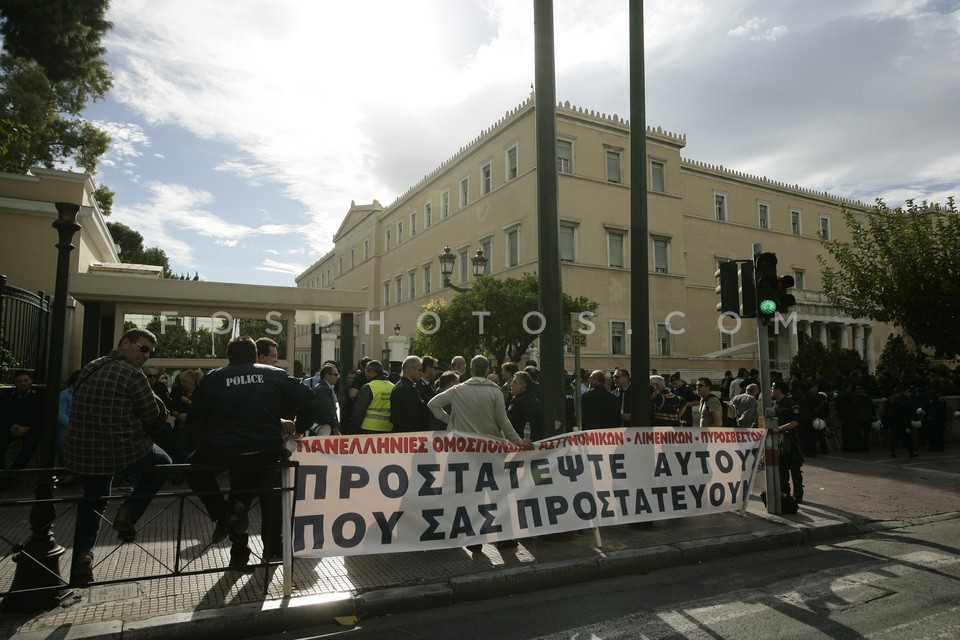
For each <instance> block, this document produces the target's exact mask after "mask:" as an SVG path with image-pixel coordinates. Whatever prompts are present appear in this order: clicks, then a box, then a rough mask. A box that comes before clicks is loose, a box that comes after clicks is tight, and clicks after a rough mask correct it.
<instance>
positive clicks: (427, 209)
mask: <svg viewBox="0 0 960 640" xmlns="http://www.w3.org/2000/svg"><path fill="white" fill-rule="evenodd" d="M431 226H433V204H431V203H429V202H428V203H427V204H425V205H423V228H424V229H429V228H430V227H431Z"/></svg>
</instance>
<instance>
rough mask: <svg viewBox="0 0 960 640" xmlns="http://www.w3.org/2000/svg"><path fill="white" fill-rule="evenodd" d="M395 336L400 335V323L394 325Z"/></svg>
mask: <svg viewBox="0 0 960 640" xmlns="http://www.w3.org/2000/svg"><path fill="white" fill-rule="evenodd" d="M393 335H395V336H398V335H400V323H399V322H398V323H397V324H395V325H393Z"/></svg>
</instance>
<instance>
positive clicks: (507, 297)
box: [413, 273, 600, 362]
mask: <svg viewBox="0 0 960 640" xmlns="http://www.w3.org/2000/svg"><path fill="white" fill-rule="evenodd" d="M539 291H540V284H539V282H538V279H537V275H536V274H530V273H525V274H523V277H522V278H504V279H498V278H489V277H488V278H479V279H478V280H476V281H475V282H474V284H473V286H472V287H470V289H468V290H467V291H465V292H463V293H458V294H456V295H455V296H453V298H452V299H451V300H450V301H449V302H447V301H445V300H443V299H435V300H431V301H430V302H428V303H427V304H426V305H424V306H423V309H424V311H430V312H433V313H436V314H437V316H438V317H439V318H440V326H439V328H437V331H436V332H435V333H433V334H432V335H428V334H426V333H423V332H422V331H420V330H419V329H418V330H417V338H416V340H415V341H414V343H413V350H414V352H415V353H421V354H427V353H429V354H430V355H433V356H435V357H437V358H439V360H440V362H449V361H450V359H451V358H453V356H455V355H463V356H467V357H469V356H470V355H472V354H473V353H475V352H476V351H478V350H480V351H483V352H484V353H487V354H489V355H491V356H493V357H494V358H495V359H496V360H497V362H505V361H507V360H511V361H516V360H518V359H519V358H520V356H522V355H523V353H524V352H525V351H526V350H527V348H528V347H529V346H530V345H531V344H532V343H533V341H534V340H536V338H537V334H536V333H533V332H534V331H539V330H540V329H541V326H540V321H539V319H538V318H537V317H535V316H534V317H530V318H527V327H524V318H525V316H526V315H527V314H529V313H530V312H536V311H537V310H538V306H539V300H538V294H539ZM599 306H600V305H599V304H598V303H597V302H595V301H593V300H589V299H587V298H585V297H583V296H580V297H577V298H574V297H572V296H570V295H568V294H566V293H565V294H563V318H561V319H560V321H561V322H562V323H563V327H564V330H565V331H568V330H569V328H570V313H572V312H574V311H591V312H596V310H597V309H598V308H599ZM475 311H476V312H482V311H489V312H490V314H489V315H485V316H483V317H482V320H483V332H482V333H481V332H480V320H481V318H480V317H478V316H476V315H474V312H475ZM555 320H556V319H555V318H547V322H551V321H555ZM422 324H423V326H424V328H425V329H427V331H432V330H433V329H434V328H436V327H435V325H434V324H433V319H432V318H431V317H430V316H426V317H425V318H424V319H423V321H422ZM528 328H529V331H528Z"/></svg>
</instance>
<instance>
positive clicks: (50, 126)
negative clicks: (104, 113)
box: [0, 0, 112, 173]
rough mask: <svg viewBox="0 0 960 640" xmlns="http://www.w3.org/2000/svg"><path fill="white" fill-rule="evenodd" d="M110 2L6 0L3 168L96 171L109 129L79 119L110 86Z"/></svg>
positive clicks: (0, 75)
mask: <svg viewBox="0 0 960 640" xmlns="http://www.w3.org/2000/svg"><path fill="white" fill-rule="evenodd" d="M108 4H109V1H108V0H44V1H43V2H36V1H34V0H0V35H2V36H3V51H2V53H0V141H2V142H0V170H3V171H9V172H13V173H25V172H26V171H27V170H28V169H29V168H30V167H33V166H36V165H42V166H44V167H47V168H53V167H55V166H56V165H57V164H60V163H64V164H66V163H68V162H70V161H73V163H74V164H75V165H76V166H78V167H81V168H82V169H84V170H85V171H88V172H90V173H94V172H95V171H96V167H97V161H98V160H99V158H100V156H102V155H103V154H104V153H106V151H107V147H108V145H109V143H110V137H109V135H107V133H106V132H104V131H102V130H101V129H98V128H97V127H96V126H94V125H93V124H91V123H90V122H87V121H86V120H84V119H83V118H80V117H79V116H80V113H81V112H82V111H83V110H84V108H85V107H86V105H87V102H88V101H90V100H94V101H96V100H98V99H100V98H102V97H103V96H104V95H106V93H107V91H109V89H110V86H111V82H112V80H111V77H110V73H109V71H108V70H107V63H106V59H105V58H104V53H105V49H104V48H103V46H102V45H101V41H102V39H103V36H104V35H105V34H106V32H107V31H108V30H109V29H110V28H111V27H112V25H111V24H110V22H108V21H107V20H105V16H106V12H107V6H108Z"/></svg>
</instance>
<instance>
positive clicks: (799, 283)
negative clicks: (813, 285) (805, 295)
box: [793, 269, 807, 291]
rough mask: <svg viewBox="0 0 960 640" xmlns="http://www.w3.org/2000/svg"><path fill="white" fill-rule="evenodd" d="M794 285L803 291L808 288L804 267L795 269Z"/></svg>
mask: <svg viewBox="0 0 960 640" xmlns="http://www.w3.org/2000/svg"><path fill="white" fill-rule="evenodd" d="M793 287H794V288H795V289H796V290H797V291H803V290H805V289H806V288H807V279H806V272H805V271H804V270H803V269H794V270H793Z"/></svg>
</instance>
